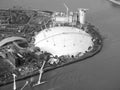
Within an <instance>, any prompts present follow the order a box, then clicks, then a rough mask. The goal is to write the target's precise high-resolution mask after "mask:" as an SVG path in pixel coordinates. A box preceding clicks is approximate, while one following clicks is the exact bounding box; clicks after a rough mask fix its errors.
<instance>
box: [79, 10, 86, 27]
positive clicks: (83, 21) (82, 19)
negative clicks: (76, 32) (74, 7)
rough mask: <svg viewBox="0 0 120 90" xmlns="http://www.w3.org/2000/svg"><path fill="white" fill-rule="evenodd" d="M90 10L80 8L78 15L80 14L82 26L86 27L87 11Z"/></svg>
mask: <svg viewBox="0 0 120 90" xmlns="http://www.w3.org/2000/svg"><path fill="white" fill-rule="evenodd" d="M87 10H88V9H84V8H79V9H78V14H79V18H78V19H79V20H78V21H79V22H80V24H82V25H84V24H85V21H86V20H85V19H86V11H87Z"/></svg>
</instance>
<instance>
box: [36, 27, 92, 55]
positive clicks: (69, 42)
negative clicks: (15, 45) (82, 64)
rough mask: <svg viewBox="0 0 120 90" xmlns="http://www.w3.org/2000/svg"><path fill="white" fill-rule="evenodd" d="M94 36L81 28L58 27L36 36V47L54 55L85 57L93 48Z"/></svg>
mask: <svg viewBox="0 0 120 90" xmlns="http://www.w3.org/2000/svg"><path fill="white" fill-rule="evenodd" d="M93 44H94V43H93V41H92V36H91V35H90V34H88V33H86V32H85V31H83V30H82V29H80V28H76V27H69V26H57V27H52V28H49V29H44V30H43V31H41V32H39V33H38V34H37V35H36V36H35V46H37V47H39V48H40V49H41V50H42V51H47V52H49V53H51V54H53V55H57V56H62V55H70V56H71V55H74V56H75V55H77V54H78V53H81V55H83V54H84V53H85V52H86V51H89V48H90V47H93Z"/></svg>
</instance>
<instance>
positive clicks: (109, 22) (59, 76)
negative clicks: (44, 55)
mask: <svg viewBox="0 0 120 90" xmlns="http://www.w3.org/2000/svg"><path fill="white" fill-rule="evenodd" d="M64 2H65V3H66V4H67V5H68V7H69V9H70V10H72V11H75V10H77V8H88V9H89V11H88V12H87V20H88V21H89V22H91V23H92V24H94V25H95V26H96V27H98V28H99V31H100V33H101V34H102V35H103V37H104V38H105V39H104V46H103V49H102V51H101V52H100V53H98V54H97V55H95V56H93V57H91V58H88V59H86V60H84V61H81V62H77V63H74V64H71V65H68V66H65V67H62V68H59V69H56V70H53V71H50V72H47V73H45V74H44V75H43V80H46V81H48V82H47V83H45V84H43V85H40V86H37V87H35V88H30V87H29V86H28V87H26V88H24V90H120V7H116V6H114V5H112V4H111V3H110V2H109V1H108V0H0V8H10V7H12V6H13V5H20V6H24V7H27V8H31V9H32V8H35V9H41V10H53V11H65V10H66V9H65V7H64V5H63V3H64ZM10 87H11V86H10ZM0 90H7V89H4V88H1V89H0ZM9 90H10V89H9Z"/></svg>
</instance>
